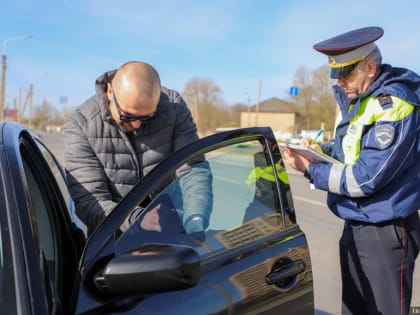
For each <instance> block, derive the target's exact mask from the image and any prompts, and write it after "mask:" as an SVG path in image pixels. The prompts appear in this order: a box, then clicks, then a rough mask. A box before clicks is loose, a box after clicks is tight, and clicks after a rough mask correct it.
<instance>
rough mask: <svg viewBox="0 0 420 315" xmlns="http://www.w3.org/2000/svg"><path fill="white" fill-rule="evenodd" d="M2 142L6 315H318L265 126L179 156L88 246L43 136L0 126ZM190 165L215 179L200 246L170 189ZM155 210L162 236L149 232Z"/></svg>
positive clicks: (1, 293) (0, 237)
mask: <svg viewBox="0 0 420 315" xmlns="http://www.w3.org/2000/svg"><path fill="white" fill-rule="evenodd" d="M238 145H239V146H238ZM0 146H1V150H0V172H1V176H0V203H1V211H0V310H1V313H2V314H43V315H44V314H101V313H113V314H147V315H150V314H160V315H162V314H184V315H185V314H194V315H196V314H289V315H290V314H313V311H314V297H313V279H312V266H311V259H310V254H309V249H308V244H307V239H306V236H305V234H304V232H303V231H302V230H301V229H300V227H299V225H298V223H297V222H296V216H295V211H294V205H293V198H292V194H291V190H290V186H289V183H288V177H287V173H286V171H285V169H284V165H283V162H282V159H281V153H280V151H279V149H278V147H277V143H276V140H275V138H274V136H273V133H272V130H271V129H269V128H247V129H236V130H232V131H226V132H222V133H218V134H215V135H212V136H209V137H206V138H203V139H200V140H199V141H197V142H195V143H193V144H190V145H188V146H186V147H184V148H183V149H181V150H179V151H177V152H175V153H174V154H172V155H171V156H169V157H168V158H167V159H165V160H164V161H163V162H162V163H161V164H159V165H158V166H157V167H156V168H155V169H154V170H153V171H152V172H151V173H150V174H149V175H147V176H146V177H144V178H143V179H142V180H141V181H140V182H139V183H138V185H137V186H135V187H134V188H133V190H132V191H131V192H130V193H129V194H128V195H127V196H126V197H125V198H124V199H123V200H122V201H121V202H120V203H119V204H118V205H117V207H116V208H115V209H114V211H113V212H112V213H111V214H110V215H109V216H108V217H107V218H106V219H105V221H104V222H103V223H102V224H101V225H100V226H99V227H98V228H97V230H96V231H95V232H94V233H93V234H92V235H91V236H90V237H89V238H88V239H86V235H85V233H84V229H83V226H82V225H81V224H80V221H78V220H77V218H76V216H75V214H74V207H73V203H72V200H71V198H70V195H69V193H68V191H67V186H66V183H65V174H64V171H63V169H62V167H61V166H60V164H59V163H58V161H57V159H56V158H55V157H54V155H53V154H52V153H51V151H50V150H49V149H48V148H47V147H46V146H45V144H44V143H43V142H42V139H40V138H39V137H37V136H36V135H35V134H34V133H32V132H30V131H29V130H27V129H26V128H25V127H24V126H22V125H19V124H16V123H11V122H2V123H0ZM197 161H200V162H198V164H200V163H206V164H208V166H209V167H210V170H211V173H212V182H211V183H210V185H212V209H211V217H210V224H209V227H208V228H207V230H206V232H205V234H204V235H202V237H200V238H196V237H195V236H194V235H191V234H186V232H185V230H184V229H183V225H182V211H183V209H182V205H183V203H182V202H179V200H180V198H181V200H182V198H183V196H182V192H181V195H180V191H179V190H177V189H174V187H178V186H179V182H180V181H182V180H183V178H184V177H183V176H185V172H183V171H182V170H183V169H184V166H185V165H186V164H189V165H197ZM138 205H142V206H143V208H144V209H143V210H142V212H141V213H140V215H139V216H138V217H137V219H136V220H133V221H132V222H131V223H130V224H131V225H129V227H128V228H127V227H126V225H124V226H125V227H124V228H123V227H122V226H123V225H122V224H123V223H126V222H127V220H126V218H127V217H128V216H129V215H130V214H131V212H132V211H133V209H136V207H138ZM156 205H160V210H161V212H160V219H159V220H160V221H159V222H160V223H161V227H162V229H161V231H148V230H145V229H143V228H142V222H143V221H142V220H145V217H146V216H147V215H148V213H150V212H151V211H153V209H156ZM165 207H166V208H165ZM164 208H165V209H164ZM163 210H164V211H163Z"/></svg>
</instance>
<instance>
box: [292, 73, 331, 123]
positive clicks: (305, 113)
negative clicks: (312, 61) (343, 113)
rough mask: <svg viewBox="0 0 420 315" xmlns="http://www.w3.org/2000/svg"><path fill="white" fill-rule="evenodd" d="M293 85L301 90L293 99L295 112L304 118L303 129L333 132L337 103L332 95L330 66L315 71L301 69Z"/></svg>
mask: <svg viewBox="0 0 420 315" xmlns="http://www.w3.org/2000/svg"><path fill="white" fill-rule="evenodd" d="M293 83H294V84H295V85H296V86H297V87H298V88H299V94H298V95H297V96H296V97H294V98H293V100H294V103H295V110H296V111H297V112H298V113H300V114H301V116H302V117H303V123H302V125H301V126H298V128H297V129H298V130H302V129H319V128H320V127H321V125H324V126H325V130H328V131H333V129H334V121H335V114H336V113H335V109H336V101H335V99H334V96H333V94H332V88H331V84H330V79H329V68H328V66H322V67H320V68H318V69H316V70H314V71H309V70H307V69H306V68H304V67H300V68H299V69H298V70H297V71H296V74H295V78H294V80H293Z"/></svg>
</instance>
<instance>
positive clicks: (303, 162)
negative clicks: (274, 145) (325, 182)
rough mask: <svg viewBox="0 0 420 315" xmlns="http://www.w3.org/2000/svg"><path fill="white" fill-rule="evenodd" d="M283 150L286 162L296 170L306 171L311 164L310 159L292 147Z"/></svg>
mask: <svg viewBox="0 0 420 315" xmlns="http://www.w3.org/2000/svg"><path fill="white" fill-rule="evenodd" d="M283 152H284V158H285V159H284V160H285V162H286V163H287V164H288V165H289V166H291V167H292V168H294V169H295V170H298V171H301V172H304V171H305V170H306V168H307V167H308V166H309V163H310V161H309V160H308V159H307V158H306V157H304V156H303V155H300V154H299V153H297V152H295V151H293V150H292V149H289V148H284V151H283Z"/></svg>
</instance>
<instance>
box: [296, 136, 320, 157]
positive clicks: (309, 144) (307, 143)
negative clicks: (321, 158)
mask: <svg viewBox="0 0 420 315" xmlns="http://www.w3.org/2000/svg"><path fill="white" fill-rule="evenodd" d="M300 143H301V144H302V145H304V146H307V147H311V148H312V149H314V150H315V151H318V152H321V153H322V149H321V146H320V145H319V144H318V143H316V142H315V141H314V140H313V139H312V138H308V137H306V138H303V139H302V141H301V142H300Z"/></svg>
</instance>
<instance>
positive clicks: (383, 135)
mask: <svg viewBox="0 0 420 315" xmlns="http://www.w3.org/2000/svg"><path fill="white" fill-rule="evenodd" d="M394 135H395V128H394V127H392V126H389V125H380V126H377V127H376V128H375V141H376V143H377V144H378V145H379V147H380V148H381V149H386V148H387V147H389V146H390V145H391V143H392V141H393V140H394Z"/></svg>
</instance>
